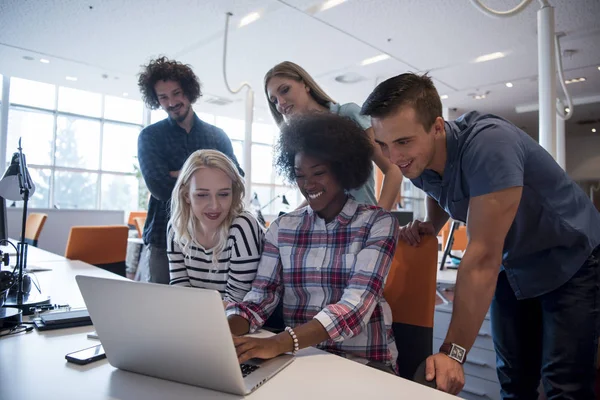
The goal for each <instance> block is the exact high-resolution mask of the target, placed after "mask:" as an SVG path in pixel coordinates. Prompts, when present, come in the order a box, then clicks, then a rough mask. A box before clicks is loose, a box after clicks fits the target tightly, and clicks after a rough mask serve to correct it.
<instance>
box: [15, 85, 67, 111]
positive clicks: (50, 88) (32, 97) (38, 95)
mask: <svg viewBox="0 0 600 400" xmlns="http://www.w3.org/2000/svg"><path fill="white" fill-rule="evenodd" d="M9 98H10V102H11V103H13V104H20V105H24V106H30V107H37V108H46V109H48V110H52V109H54V108H56V86H54V85H50V84H48V83H42V82H35V81H30V80H27V79H20V78H10V96H9Z"/></svg>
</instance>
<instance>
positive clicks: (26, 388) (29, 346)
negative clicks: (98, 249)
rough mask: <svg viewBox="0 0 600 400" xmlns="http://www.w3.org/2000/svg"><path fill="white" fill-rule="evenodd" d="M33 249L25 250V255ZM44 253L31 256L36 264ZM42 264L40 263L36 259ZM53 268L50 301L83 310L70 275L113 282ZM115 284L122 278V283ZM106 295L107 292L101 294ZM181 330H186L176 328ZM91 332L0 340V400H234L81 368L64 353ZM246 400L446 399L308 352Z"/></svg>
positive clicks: (58, 264)
mask: <svg viewBox="0 0 600 400" xmlns="http://www.w3.org/2000/svg"><path fill="white" fill-rule="evenodd" d="M37 251H39V249H30V254H33V253H34V252H36V253H37ZM43 256H44V254H43V253H38V254H37V255H35V256H34V257H36V258H37V257H40V258H43ZM40 262H41V260H40ZM45 262H46V263H48V264H49V265H51V266H52V268H53V270H52V271H48V272H40V273H38V274H37V276H38V279H39V280H40V282H41V284H42V287H43V290H44V291H45V292H47V293H49V294H50V295H51V296H52V302H53V303H68V304H70V305H71V306H82V305H83V299H82V297H81V294H80V293H79V290H78V288H77V285H76V283H75V275H78V274H79V275H93V276H99V277H113V278H118V277H117V276H116V275H113V274H111V273H109V272H106V271H104V270H101V269H99V268H96V267H94V266H91V265H89V264H86V263H83V262H80V261H69V260H66V259H62V260H61V261H51V260H50V261H45ZM121 279H122V278H121ZM109 295H110V294H109V293H107V296H109ZM180 328H181V329H185V326H184V323H182V326H181V327H180ZM92 330H93V327H92V326H87V327H79V328H68V329H62V330H53V331H44V332H38V331H32V332H30V333H27V334H23V333H22V334H18V335H11V336H7V337H3V338H0V399H18V400H25V399H35V400H38V399H86V400H95V399H122V400H125V399H131V400H134V399H135V400H137V399H150V400H151V399H194V400H197V399H213V398H218V399H237V398H240V397H239V396H234V395H230V394H226V393H219V392H214V391H211V390H206V389H202V388H198V387H194V386H189V385H184V384H179V383H175V382H169V381H165V380H161V379H156V378H151V377H147V376H143V375H138V374H134V373H130V372H125V371H120V370H117V369H115V368H113V367H112V366H111V365H110V364H108V362H107V361H106V360H102V361H98V362H95V363H92V364H89V365H86V366H77V365H74V364H71V363H67V362H66V361H65V358H64V357H65V354H67V353H69V352H72V351H76V350H79V349H83V348H84V347H89V346H93V345H95V344H97V343H98V341H95V340H90V339H87V337H86V333H88V332H91V331H92ZM249 398H250V399H277V400H280V399H314V400H316V399H322V398H330V399H359V400H370V399H371V398H383V399H433V400H438V399H439V400H442V399H452V398H455V397H453V396H449V395H447V394H444V393H442V392H439V391H436V390H433V389H430V388H428V387H425V386H421V385H419V384H416V383H413V382H410V381H407V380H404V379H402V378H398V377H396V376H393V375H391V374H388V373H385V372H381V371H378V370H375V369H373V368H369V367H366V366H363V365H360V364H358V363H355V362H352V361H348V360H346V359H343V358H341V357H338V356H335V355H332V354H329V353H326V352H323V351H320V350H317V349H315V348H310V349H304V350H302V351H300V353H299V354H298V357H297V359H296V361H294V362H293V363H292V364H291V365H290V366H289V367H287V368H285V369H284V370H283V371H282V372H280V373H279V374H278V375H277V376H275V377H274V378H273V379H271V380H269V381H268V382H267V383H266V384H265V385H264V386H262V387H261V388H259V389H258V390H257V391H256V392H255V393H253V394H251V395H250V396H249Z"/></svg>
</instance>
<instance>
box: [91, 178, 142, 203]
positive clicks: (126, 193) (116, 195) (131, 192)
mask: <svg viewBox="0 0 600 400" xmlns="http://www.w3.org/2000/svg"><path fill="white" fill-rule="evenodd" d="M101 179H102V184H101V187H102V193H101V198H102V204H101V207H100V208H102V209H103V210H137V209H138V196H139V193H138V192H139V184H138V180H137V178H136V177H135V176H132V175H116V174H102V178H101Z"/></svg>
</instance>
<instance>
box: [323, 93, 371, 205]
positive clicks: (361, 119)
mask: <svg viewBox="0 0 600 400" xmlns="http://www.w3.org/2000/svg"><path fill="white" fill-rule="evenodd" d="M329 110H330V111H331V112H332V113H335V114H337V115H339V116H341V117H346V118H350V119H351V120H353V121H354V122H356V123H357V124H358V125H359V126H360V127H361V128H362V129H363V130H367V129H369V128H370V127H371V118H370V117H367V116H364V115H361V114H360V107H359V106H358V104H355V103H346V104H337V103H329ZM350 194H351V195H352V196H353V197H354V199H355V200H356V202H357V203H362V204H370V205H373V206H376V205H377V198H376V197H375V175H374V173H373V174H371V176H370V177H369V180H368V181H367V183H365V184H364V185H363V186H361V187H360V188H358V189H354V190H351V191H350Z"/></svg>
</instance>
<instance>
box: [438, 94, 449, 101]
mask: <svg viewBox="0 0 600 400" xmlns="http://www.w3.org/2000/svg"><path fill="white" fill-rule="evenodd" d="M447 98H448V95H447V94H443V95H441V96H440V99H442V100H446V99H447Z"/></svg>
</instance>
